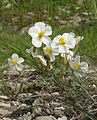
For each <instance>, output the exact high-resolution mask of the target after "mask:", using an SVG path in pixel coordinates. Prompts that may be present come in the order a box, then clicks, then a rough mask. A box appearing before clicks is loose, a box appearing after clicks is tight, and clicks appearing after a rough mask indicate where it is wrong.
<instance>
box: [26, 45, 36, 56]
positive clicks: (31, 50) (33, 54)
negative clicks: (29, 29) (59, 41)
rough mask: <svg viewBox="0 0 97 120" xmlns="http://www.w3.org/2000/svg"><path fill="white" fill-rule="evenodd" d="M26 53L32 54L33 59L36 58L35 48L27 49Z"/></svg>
mask: <svg viewBox="0 0 97 120" xmlns="http://www.w3.org/2000/svg"><path fill="white" fill-rule="evenodd" d="M26 53H31V55H32V57H34V56H35V55H36V51H34V47H33V46H32V47H31V48H29V49H26Z"/></svg>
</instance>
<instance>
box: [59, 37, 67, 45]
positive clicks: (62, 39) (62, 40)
mask: <svg viewBox="0 0 97 120" xmlns="http://www.w3.org/2000/svg"><path fill="white" fill-rule="evenodd" d="M59 43H60V45H62V46H63V45H64V44H66V39H65V38H63V37H62V38H60V39H59Z"/></svg>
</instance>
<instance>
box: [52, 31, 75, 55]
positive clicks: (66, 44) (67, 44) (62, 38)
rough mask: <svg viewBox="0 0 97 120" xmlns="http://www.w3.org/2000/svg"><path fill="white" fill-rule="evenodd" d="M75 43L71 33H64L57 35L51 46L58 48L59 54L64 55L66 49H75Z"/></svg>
mask: <svg viewBox="0 0 97 120" xmlns="http://www.w3.org/2000/svg"><path fill="white" fill-rule="evenodd" d="M75 44H76V41H75V38H74V34H73V33H64V34H63V35H58V36H56V37H55V38H54V39H53V43H52V45H53V46H54V47H58V49H59V53H65V51H67V50H68V49H73V48H74V47H75Z"/></svg>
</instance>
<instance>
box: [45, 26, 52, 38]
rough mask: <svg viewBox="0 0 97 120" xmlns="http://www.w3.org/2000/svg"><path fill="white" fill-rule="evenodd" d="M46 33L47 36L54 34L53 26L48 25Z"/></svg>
mask: <svg viewBox="0 0 97 120" xmlns="http://www.w3.org/2000/svg"><path fill="white" fill-rule="evenodd" d="M45 35H46V36H49V35H52V28H51V26H46V27H45Z"/></svg>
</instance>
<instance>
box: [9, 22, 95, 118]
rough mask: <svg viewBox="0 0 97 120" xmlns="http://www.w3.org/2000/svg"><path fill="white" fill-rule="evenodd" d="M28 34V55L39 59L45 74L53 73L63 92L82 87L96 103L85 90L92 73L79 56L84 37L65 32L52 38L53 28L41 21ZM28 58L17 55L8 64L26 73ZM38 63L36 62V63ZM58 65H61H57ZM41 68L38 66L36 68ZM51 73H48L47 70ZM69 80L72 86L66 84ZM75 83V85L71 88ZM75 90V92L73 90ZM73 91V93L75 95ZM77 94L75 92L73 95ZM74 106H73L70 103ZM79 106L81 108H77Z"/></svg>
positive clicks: (13, 69) (14, 69)
mask: <svg viewBox="0 0 97 120" xmlns="http://www.w3.org/2000/svg"><path fill="white" fill-rule="evenodd" d="M28 34H29V35H30V36H31V37H32V44H31V47H30V48H27V49H26V53H28V54H30V55H31V57H32V58H33V59H35V60H36V59H38V64H39V65H40V64H41V65H42V66H44V67H42V68H45V72H47V73H48V70H49V72H50V71H51V72H50V76H51V78H52V80H53V83H54V84H55V85H56V86H57V87H58V88H59V90H62V93H63V91H65V90H66V87H70V88H71V87H72V86H73V85H74V86H73V88H74V92H75V87H76V86H77V88H79V87H80V88H81V89H80V90H83V91H84V93H85V94H86V95H87V96H88V97H89V98H90V99H91V100H92V101H93V102H95V100H94V98H93V97H92V96H91V95H90V94H89V93H88V91H87V90H86V89H85V88H84V87H83V83H82V82H83V80H82V81H81V79H83V78H85V77H84V75H86V73H87V72H88V68H89V66H88V63H87V62H83V61H81V60H80V58H81V57H80V56H79V55H76V51H77V48H78V47H77V46H78V44H79V42H80V41H82V40H83V36H76V35H75V34H74V33H72V32H70V33H63V34H62V35H57V36H56V37H54V38H53V39H51V37H50V36H51V35H52V28H51V26H49V25H46V24H45V23H43V22H37V23H35V25H34V26H32V27H31V28H30V29H29V30H28ZM23 62H24V59H23V58H22V57H19V56H18V55H17V54H16V53H14V54H13V55H12V56H11V58H8V65H9V68H10V70H11V71H12V72H13V73H16V72H18V73H19V72H21V71H22V70H23V64H22V63H23ZM35 63H36V62H35ZM57 63H58V64H57ZM36 66H38V65H36ZM46 70H47V71H46ZM65 80H68V83H70V85H68V86H66V84H64V83H65V82H67V81H65ZM23 83H24V81H22V82H21V85H20V89H19V92H17V94H16V97H17V96H18V94H19V93H20V91H21V88H22V86H23ZM71 83H73V85H71ZM70 90H71V89H70ZM71 92H72V91H69V93H71ZM71 94H73V93H71ZM70 105H72V104H70ZM76 107H78V106H76ZM58 120H67V117H66V116H62V117H59V118H58Z"/></svg>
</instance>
